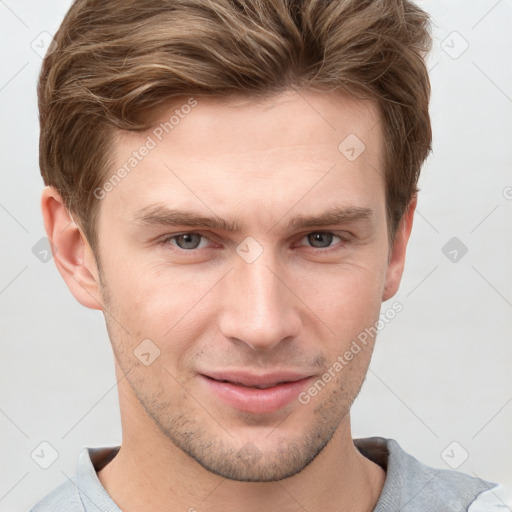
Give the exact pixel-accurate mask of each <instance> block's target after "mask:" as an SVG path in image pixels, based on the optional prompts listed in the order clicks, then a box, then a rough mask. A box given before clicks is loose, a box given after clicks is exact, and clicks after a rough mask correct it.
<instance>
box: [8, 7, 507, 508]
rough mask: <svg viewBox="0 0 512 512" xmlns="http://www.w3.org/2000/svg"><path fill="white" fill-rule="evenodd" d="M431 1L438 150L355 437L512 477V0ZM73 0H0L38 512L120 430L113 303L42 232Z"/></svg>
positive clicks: (16, 341) (14, 421)
mask: <svg viewBox="0 0 512 512" xmlns="http://www.w3.org/2000/svg"><path fill="white" fill-rule="evenodd" d="M418 3H419V5H420V6H421V7H423V8H424V9H425V10H427V11H428V12H429V13H430V14H431V15H432V17H433V22H434V24H433V35H434V40H435V48H434V50H433V52H432V55H431V56H430V58H429V61H428V62H429V69H430V75H431V82H432V89H433V95H432V102H431V109H430V110H431V117H432V124H433V133H434V144H433V148H434V150H433V154H432V155H431V156H430V157H429V159H428V161H427V163H426V165H425V166H424V169H423V175H422V178H421V180H420V188H421V192H420V198H419V204H418V211H417V214H416V217H415V224H414V228H413V234H412V237H411V241H410V245H409V250H408V259H407V264H406V269H405V274H404V277H403V281H402V286H401V291H400V292H399V294H398V295H397V296H396V297H395V298H394V299H392V300H391V301H389V302H388V303H385V304H384V305H383V311H385V310H386V309H387V308H388V307H390V306H391V304H392V303H393V302H394V301H395V300H397V301H400V302H401V304H402V305H403V311H402V312H401V313H399V314H398V315H397V316H396V318H395V319H394V320H393V321H392V322H391V323H390V324H389V325H387V326H386V327H385V328H384V329H383V330H382V332H381V333H380V334H379V340H378V342H377V347H376V350H375V354H374V358H373V361H372V364H371V367H370V371H369V373H368V376H367V379H366V382H365V384H364V386H363V389H362V392H361V394H360V396H359V398H358V399H357V401H356V403H355V405H354V407H353V412H352V416H353V433H354V437H366V436H373V435H379V436H384V437H391V438H394V439H396V440H398V441H399V442H400V443H401V445H402V446H403V447H404V448H405V449H406V450H407V451H409V452H410V453H411V454H413V455H414V456H415V457H417V458H418V459H420V460H421V461H423V462H425V463H427V464H429V465H432V466H435V467H438V468H446V469H447V468H450V467H457V468H458V470H460V471H464V472H466V473H469V474H472V475H476V476H478V477H481V478H484V479H486V480H492V481H496V482H500V483H502V484H508V486H509V489H510V486H511V485H512V470H511V462H510V461H511V460H512V436H511V435H510V432H511V431H512V430H511V427H512V403H511V402H512V385H511V379H510V373H511V371H510V370H511V366H512V364H511V361H512V334H511V332H512V269H511V264H510V262H511V261H512V258H511V254H512V229H511V218H512V172H511V164H512V66H511V62H512V60H511V57H512V31H511V30H510V27H511V26H512V0H500V1H496V0H490V1H471V2H470V1H467V0H465V1H461V0H458V1H455V0H449V1H448V0H446V1H440V0H435V1H422V2H418ZM70 4H71V2H70V1H68V0H66V1H64V0H60V1H59V0H51V1H46V2H35V1H28V0H20V1H16V2H15V1H14V0H5V1H4V0H0V30H1V33H2V34H3V35H4V42H3V45H1V47H0V52H1V62H2V72H1V75H0V109H1V129H2V131H1V139H0V140H1V149H2V152H1V173H2V182H1V183H2V186H1V187H0V225H1V234H2V236H1V239H2V244H1V261H2V263H1V266H0V268H1V273H0V301H1V302H0V305H1V309H0V311H1V325H2V337H1V359H0V361H1V367H0V389H1V400H0V429H1V446H0V461H1V463H0V471H1V473H0V510H1V511H9V512H18V511H19V512H21V511H27V510H28V509H29V508H30V506H31V505H33V504H34V503H35V502H36V501H37V500H38V499H39V498H41V497H42V496H43V495H45V494H47V493H48V492H49V491H51V490H52V489H53V488H55V487H56V486H57V485H58V484H60V483H61V482H62V481H64V480H65V479H66V478H67V477H70V476H71V475H72V474H73V473H74V472H75V469H76V461H77V457H78V453H79V451H80V450H81V448H82V447H84V446H89V447H92V446H107V445H117V444H119V443H120V442H121V432H120V418H119V410H118V400H117V392H116V391H117V390H116V379H115V375H114V366H113V360H112V353H111V349H110V344H109V340H108V337H107V334H106V330H105V326H104V321H103V317H102V314H101V313H100V312H98V311H91V310H87V309H86V308H84V307H82V306H81V305H80V304H78V302H76V301H75V299H74V298H73V296H72V295H71V293H70V292H69V291H68V289H67V288H66V286H65V284H64V282H63V280H62V278H61V277H60V274H59V273H58V272H57V270H56V268H55V265H54V263H53V260H51V259H50V260H49V261H46V262H45V261H41V258H42V259H43V260H44V246H42V245H38V244H44V241H43V242H40V240H41V239H42V238H43V237H44V236H45V233H44V229H43V223H42V218H41V213H40V194H41V190H42V187H43V182H42V179H41V177H40V174H39V168H38V131H39V127H38V117H37V102H36V81H37V76H38V73H39V69H40V65H41V56H40V55H41V54H42V52H44V50H45V47H46V45H47V43H48V41H49V37H50V35H51V34H53V33H54V32H55V31H56V30H57V28H58V26H59V25H60V22H61V21H62V18H63V16H64V14H65V12H66V11H67V9H68V7H69V5H70ZM34 247H35V248H34ZM466 250H467V252H466ZM41 443H45V444H42V445H41ZM47 443H49V445H50V446H49V445H48V444H47ZM53 450H55V452H54V451H53ZM38 454H39V456H38ZM54 459H55V460H54ZM46 465H49V467H47V468H46V469H44V468H43V467H41V466H46ZM506 495H507V492H506V490H505V491H503V492H502V493H500V496H501V497H502V499H503V500H504V501H507V503H508V506H509V510H512V508H510V507H512V501H510V490H509V491H508V497H507V496H506Z"/></svg>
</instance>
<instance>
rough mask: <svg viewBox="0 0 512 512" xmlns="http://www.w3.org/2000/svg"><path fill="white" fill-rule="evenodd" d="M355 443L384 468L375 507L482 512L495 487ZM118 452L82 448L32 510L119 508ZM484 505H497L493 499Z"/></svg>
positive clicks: (381, 443) (393, 450) (376, 441)
mask: <svg viewBox="0 0 512 512" xmlns="http://www.w3.org/2000/svg"><path fill="white" fill-rule="evenodd" d="M354 444H355V445H356V447H357V448H358V449H359V451H360V452H361V453H362V454H363V455H364V456H365V457H367V458H368V459H370V460H372V461H373V462H375V463H376V464H379V465H380V466H381V467H382V468H383V469H384V470H385V471H386V481H385V483H384V487H383V489H382V492H381V495H380V497H379V500H378V502H377V505H376V507H375V509H374V512H399V511H400V512H420V511H421V512H448V511H450V512H462V511H468V510H469V512H478V511H480V510H484V509H483V508H480V507H479V506H478V501H479V499H478V498H477V497H478V496H479V495H482V494H487V492H492V488H494V487H495V486H496V485H497V484H493V483H490V482H486V481H484V480H480V479H478V478H474V477H472V476H469V475H466V474H464V473H460V472H457V471H450V470H442V469H434V468H431V467H429V466H426V465H424V464H422V463H421V462H419V461H418V460H416V459H415V458H414V457H412V456H411V455H409V454H407V453H406V452H405V451H404V450H402V448H401V447H400V446H399V444H398V443H397V442H396V441H394V440H393V439H384V438H382V437H371V438H366V439H354ZM118 451H119V446H116V447H107V448H84V449H83V450H82V451H81V453H80V456H79V458H78V468H77V472H76V475H75V476H74V477H73V478H72V479H71V480H68V481H66V482H64V483H63V484H61V485H60V486H59V487H57V488H56V489H55V490H54V491H53V492H51V493H50V494H48V495H47V496H46V497H44V498H43V499H42V500H41V501H39V502H38V503H37V504H36V505H35V506H34V507H33V508H32V509H31V511H30V512H50V511H51V512H64V511H65V512H98V511H101V512H120V510H121V509H120V508H119V507H118V506H117V505H116V504H115V503H114V501H113V500H112V498H111V497H110V496H109V494H108V493H107V491H106V490H105V488H104V487H103V486H102V485H101V482H100V481H99V479H98V476H97V474H96V472H97V471H99V470H100V469H101V468H103V467H104V466H105V465H106V464H108V463H109V462H110V461H111V460H112V459H113V458H114V457H115V456H116V454H117V452H118ZM472 503H473V505H472V506H471V504H472ZM470 506H471V508H470ZM485 510H495V507H494V506H493V505H492V504H491V508H485Z"/></svg>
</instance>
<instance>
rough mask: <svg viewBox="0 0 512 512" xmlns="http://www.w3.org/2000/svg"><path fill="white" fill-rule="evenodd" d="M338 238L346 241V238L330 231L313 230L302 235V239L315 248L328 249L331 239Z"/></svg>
mask: <svg viewBox="0 0 512 512" xmlns="http://www.w3.org/2000/svg"><path fill="white" fill-rule="evenodd" d="M335 238H337V239H339V240H340V241H341V242H346V241H347V239H346V238H343V237H341V236H340V235H337V234H336V233H332V232H330V231H315V232H313V233H308V234H307V235H306V236H304V238H303V239H302V240H304V239H307V241H308V242H309V243H310V244H311V247H313V248H315V249H329V248H330V247H332V246H331V243H332V241H333V239H335Z"/></svg>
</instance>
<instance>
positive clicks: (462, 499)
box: [354, 437, 503, 512]
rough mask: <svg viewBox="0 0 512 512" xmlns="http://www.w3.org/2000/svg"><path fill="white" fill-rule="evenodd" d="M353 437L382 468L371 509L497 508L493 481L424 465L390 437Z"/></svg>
mask: <svg viewBox="0 0 512 512" xmlns="http://www.w3.org/2000/svg"><path fill="white" fill-rule="evenodd" d="M354 441H355V442H356V446H357V447H358V448H359V450H360V451H361V453H362V454H363V455H365V456H366V457H367V458H369V459H370V460H373V461H374V462H376V463H378V464H379V465H381V466H382V467H384V468H385V469H386V481H385V483H384V487H383V489H382V493H381V496H380V499H379V501H378V503H377V507H376V508H375V512H389V511H392V510H393V511H394V510H400V511H402V512H419V511H421V512H427V511H428V512H451V511H454V510H456V511H468V512H491V511H492V512H494V511H498V510H499V508H497V507H496V504H494V505H492V503H493V502H492V496H493V491H494V489H495V488H497V484H495V483H492V482H487V481H485V480H481V479H480V478H476V477H473V476H471V475H468V474H466V473H462V472H459V471H453V470H448V469H437V468H433V467H430V466H427V465H425V464H423V463H422V462H420V461H419V460H417V459H416V458H414V457H413V456H412V455H410V454H408V453H407V452H405V451H404V450H403V449H402V448H401V447H400V445H399V444H398V443H397V442H396V441H395V440H394V439H385V438H380V437H373V438H368V439H357V440H354ZM484 495H485V496H484ZM486 499H487V501H485V500H486ZM489 500H490V501H489ZM470 506H473V507H474V508H469V507H470ZM482 506H491V508H481V507H482ZM493 506H494V508H492V507H493ZM478 507H480V508H478ZM501 510H503V509H501Z"/></svg>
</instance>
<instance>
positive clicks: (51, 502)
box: [30, 479, 84, 512]
mask: <svg viewBox="0 0 512 512" xmlns="http://www.w3.org/2000/svg"><path fill="white" fill-rule="evenodd" d="M57 510H59V511H60V510H65V511H66V512H83V511H84V507H83V505H82V502H81V500H80V496H79V494H78V491H77V485H76V481H75V480H74V479H73V480H68V481H67V482H63V483H62V484H61V485H59V487H57V488H56V489H54V490H53V491H52V492H50V493H49V494H47V495H46V496H45V497H44V498H43V499H41V500H40V501H38V502H37V503H36V504H35V505H34V506H33V507H32V508H31V509H30V512H56V511H57Z"/></svg>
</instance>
